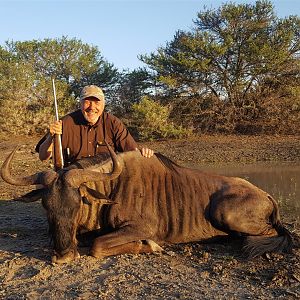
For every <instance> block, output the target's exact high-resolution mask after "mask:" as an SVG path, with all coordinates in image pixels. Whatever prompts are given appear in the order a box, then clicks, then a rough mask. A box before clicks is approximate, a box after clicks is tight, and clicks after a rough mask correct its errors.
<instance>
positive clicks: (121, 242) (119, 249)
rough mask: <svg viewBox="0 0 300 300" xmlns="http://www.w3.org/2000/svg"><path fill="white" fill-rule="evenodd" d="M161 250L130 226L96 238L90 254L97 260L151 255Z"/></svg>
mask: <svg viewBox="0 0 300 300" xmlns="http://www.w3.org/2000/svg"><path fill="white" fill-rule="evenodd" d="M160 251H162V248H161V247H160V246H159V245H158V244H156V243H155V242H154V241H152V240H149V239H145V235H142V234H138V233H137V232H135V231H133V230H132V228H131V227H130V226H125V227H122V228H120V229H117V230H116V231H114V232H111V233H108V234H105V235H103V236H100V237H97V238H96V239H95V241H94V244H93V246H92V248H91V252H90V254H91V255H92V256H94V257H97V258H102V257H106V256H111V255H118V254H125V253H133V254H137V253H153V252H160Z"/></svg>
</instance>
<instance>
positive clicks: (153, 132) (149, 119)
mask: <svg viewBox="0 0 300 300" xmlns="http://www.w3.org/2000/svg"><path fill="white" fill-rule="evenodd" d="M132 109H133V123H134V127H136V129H137V132H138V136H139V138H140V139H147V140H153V139H160V138H181V137H183V136H186V135H191V133H192V132H191V130H189V129H185V128H183V127H182V126H176V125H175V124H174V123H173V122H172V121H170V119H169V115H170V111H171V109H170V107H169V106H162V105H161V104H160V103H158V102H156V101H154V100H152V99H151V98H149V97H147V96H145V97H143V98H142V101H141V102H140V103H137V104H134V105H133V106H132Z"/></svg>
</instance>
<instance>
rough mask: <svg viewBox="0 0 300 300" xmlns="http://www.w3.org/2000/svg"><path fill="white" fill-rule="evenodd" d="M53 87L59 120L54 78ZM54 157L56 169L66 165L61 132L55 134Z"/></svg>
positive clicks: (56, 115) (56, 117) (56, 116)
mask: <svg viewBox="0 0 300 300" xmlns="http://www.w3.org/2000/svg"><path fill="white" fill-rule="evenodd" d="M52 88H53V95H54V108H55V120H56V121H59V118H58V108H57V100H56V90H55V82H54V79H52ZM52 159H53V164H54V169H55V170H56V171H57V170H60V169H62V168H63V167H64V157H63V151H62V144H61V135H60V134H55V135H54V137H53V150H52Z"/></svg>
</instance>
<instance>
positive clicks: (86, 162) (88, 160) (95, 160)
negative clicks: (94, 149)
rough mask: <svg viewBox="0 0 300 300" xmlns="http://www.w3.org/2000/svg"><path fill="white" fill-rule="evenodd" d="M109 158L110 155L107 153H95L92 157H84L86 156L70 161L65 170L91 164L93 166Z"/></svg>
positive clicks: (82, 167) (83, 167)
mask: <svg viewBox="0 0 300 300" xmlns="http://www.w3.org/2000/svg"><path fill="white" fill-rule="evenodd" d="M109 158H110V155H109V154H108V153H100V154H97V155H95V156H92V157H86V158H82V159H80V160H78V161H75V162H74V163H72V164H71V165H70V166H68V167H67V168H65V169H66V170H70V169H74V168H76V169H85V168H88V167H91V166H94V165H96V164H100V163H102V162H105V161H106V160H108V159H109Z"/></svg>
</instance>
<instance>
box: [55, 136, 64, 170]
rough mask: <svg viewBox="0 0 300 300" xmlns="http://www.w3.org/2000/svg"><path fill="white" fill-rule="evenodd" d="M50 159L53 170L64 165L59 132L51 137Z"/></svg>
mask: <svg viewBox="0 0 300 300" xmlns="http://www.w3.org/2000/svg"><path fill="white" fill-rule="evenodd" d="M52 159H53V164H54V168H55V170H56V171H57V170H60V169H62V168H63V167H64V159H63V153H62V144H61V136H60V134H55V135H54V137H53V151H52Z"/></svg>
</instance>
